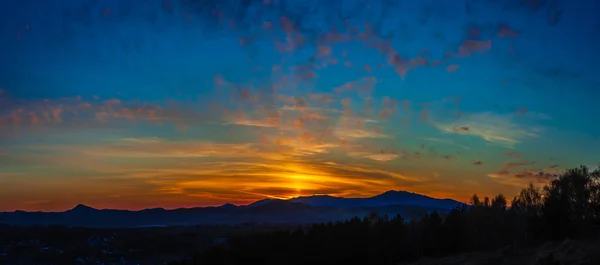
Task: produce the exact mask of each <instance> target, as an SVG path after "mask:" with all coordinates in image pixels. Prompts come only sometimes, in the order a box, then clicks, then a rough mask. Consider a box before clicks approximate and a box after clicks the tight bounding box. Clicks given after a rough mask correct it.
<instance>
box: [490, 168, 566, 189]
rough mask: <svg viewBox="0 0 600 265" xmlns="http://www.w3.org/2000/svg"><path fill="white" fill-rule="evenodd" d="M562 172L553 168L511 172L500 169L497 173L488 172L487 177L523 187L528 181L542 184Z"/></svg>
mask: <svg viewBox="0 0 600 265" xmlns="http://www.w3.org/2000/svg"><path fill="white" fill-rule="evenodd" d="M562 173H563V171H562V170H557V169H553V168H547V169H541V170H534V169H525V170H518V171H515V172H511V171H509V170H508V169H502V170H500V171H499V172H497V173H493V174H488V177H490V178H491V179H493V180H494V181H496V182H498V183H500V184H504V185H509V186H515V187H525V185H527V184H528V183H533V184H535V185H544V184H547V183H548V182H550V181H551V180H554V179H556V178H558V177H559V176H560V175H561V174H562Z"/></svg>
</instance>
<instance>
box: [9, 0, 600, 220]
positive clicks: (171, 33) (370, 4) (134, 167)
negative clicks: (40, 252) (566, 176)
mask: <svg viewBox="0 0 600 265" xmlns="http://www.w3.org/2000/svg"><path fill="white" fill-rule="evenodd" d="M199 2H203V3H204V5H205V6H201V4H200V3H199ZM210 2H216V3H219V4H217V5H214V6H209V4H207V3H210ZM229 2H234V3H236V4H228V3H229ZM240 2H241V1H192V0H171V1H169V0H167V1H157V0H146V1H142V0H132V1H121V0H110V1H109V0H102V1H88V0H86V1H66V0H65V1H58V0H57V1H44V0H30V1H22V0H4V1H1V2H0V89H1V90H0V211H13V210H17V209H21V210H42V211H62V210H66V209H69V208H72V207H73V206H75V205H76V204H79V203H82V204H86V205H90V206H93V207H96V208H116V209H142V208H153V207H164V208H179V207H195V206H208V205H221V204H224V203H227V202H229V203H234V204H247V203H250V202H253V201H255V200H259V199H263V198H266V197H272V198H290V197H295V196H304V195H313V194H329V195H334V196H345V197H366V196H372V195H376V194H378V193H381V192H384V191H387V190H392V189H393V190H407V191H412V192H417V193H422V194H425V195H429V196H433V197H443V198H454V199H457V200H459V201H467V200H468V198H469V197H470V196H471V195H473V193H478V194H479V195H480V196H493V195H495V194H498V193H503V194H504V195H506V196H507V197H509V198H512V197H513V196H514V195H515V194H516V193H517V192H518V191H519V190H520V189H521V187H523V186H525V185H527V183H529V182H532V183H534V184H536V185H542V184H544V183H546V182H547V181H548V180H550V179H552V178H554V177H555V176H556V175H557V174H560V172H561V170H564V169H566V168H571V167H575V166H578V165H582V164H583V165H588V166H590V167H593V168H596V166H597V165H598V163H599V162H600V152H599V150H600V126H599V124H600V105H599V104H600V75H599V73H600V71H599V70H600V67H599V66H598V65H599V64H598V62H599V61H600V52H598V50H597V47H600V16H598V15H597V14H598V13H599V12H600V3H599V2H598V1H593V0H589V1H584V0H577V1H562V0H545V1H544V0H508V1H492V0H489V1H488V0H448V1H440V0H429V1H413V0H402V1H400V0H398V1H395V0H391V1H383V0H381V1H356V0H345V1H341V0H335V1H334V0H331V1H309V0H306V1H294V0H287V1H277V0H272V1H269V0H260V1H252V2H254V3H253V4H252V5H249V6H247V7H244V6H243V5H242V4H240Z"/></svg>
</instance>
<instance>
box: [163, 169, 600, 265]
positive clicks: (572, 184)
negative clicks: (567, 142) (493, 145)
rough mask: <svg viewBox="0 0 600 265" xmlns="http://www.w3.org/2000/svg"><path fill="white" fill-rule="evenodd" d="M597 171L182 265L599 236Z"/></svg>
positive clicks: (250, 240)
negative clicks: (446, 209) (441, 210)
mask: <svg viewBox="0 0 600 265" xmlns="http://www.w3.org/2000/svg"><path fill="white" fill-rule="evenodd" d="M599 231H600V168H599V169H596V170H591V169H589V168H587V167H585V166H581V167H579V168H574V169H569V170H566V171H565V172H564V173H563V174H561V175H560V176H559V177H558V178H556V179H553V180H549V182H548V183H547V184H546V185H544V186H543V187H538V186H536V185H533V184H531V183H530V184H529V185H528V186H526V187H524V188H523V189H522V190H521V191H520V193H519V194H518V195H516V196H515V197H514V198H512V200H510V201H509V198H507V197H505V196H504V195H502V194H499V195H497V196H495V197H493V198H488V197H485V198H479V197H478V196H477V195H476V194H475V195H473V196H472V198H471V200H470V202H469V205H465V206H462V207H457V208H455V209H453V210H451V211H449V212H446V213H439V212H435V211H434V212H431V213H427V214H426V215H424V216H423V217H422V218H420V219H418V220H416V219H412V220H410V221H409V220H405V219H404V218H402V216H399V215H398V216H385V215H384V216H380V215H379V214H377V213H376V212H372V213H371V214H370V216H366V217H364V218H358V217H355V218H353V219H351V220H346V221H343V222H336V223H331V222H330V223H323V224H313V225H311V226H308V227H298V228H297V229H293V230H287V229H285V230H284V229H282V230H279V231H272V232H268V233H263V234H253V235H242V236H237V237H233V238H229V240H228V242H227V244H220V245H215V246H213V247H211V248H209V249H208V250H206V251H203V252H201V253H199V254H197V255H195V256H193V257H191V258H188V259H186V260H184V261H180V262H175V263H172V265H183V264H277V265H280V264H398V263H400V262H409V261H415V260H418V259H420V258H423V257H443V256H447V255H452V254H457V253H465V252H478V251H491V250H497V249H501V248H512V249H519V248H526V247H532V246H537V245H540V244H542V243H544V242H548V241H560V240H564V239H584V238H590V237H594V236H595V237H598V235H599V234H600V233H599Z"/></svg>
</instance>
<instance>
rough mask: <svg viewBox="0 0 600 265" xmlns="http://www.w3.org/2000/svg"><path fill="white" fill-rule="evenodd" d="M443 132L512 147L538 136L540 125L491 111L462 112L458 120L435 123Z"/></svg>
mask: <svg viewBox="0 0 600 265" xmlns="http://www.w3.org/2000/svg"><path fill="white" fill-rule="evenodd" d="M435 126H437V127H438V128H439V129H440V130H442V131H443V132H445V133H452V134H460V135H471V136H476V137H480V138H482V139H484V140H486V141H488V142H490V143H493V144H497V145H500V146H504V147H509V148H514V147H515V145H517V144H518V143H519V142H520V141H522V140H523V139H526V138H531V137H538V136H539V133H540V132H541V128H540V127H531V126H530V125H523V124H518V123H516V122H514V121H513V120H512V118H511V116H510V115H500V114H496V113H493V112H484V113H475V114H470V115H467V114H464V115H463V116H462V117H461V119H460V120H458V121H455V122H451V123H444V122H440V123H436V124H435Z"/></svg>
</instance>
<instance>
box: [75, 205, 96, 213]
mask: <svg viewBox="0 0 600 265" xmlns="http://www.w3.org/2000/svg"><path fill="white" fill-rule="evenodd" d="M71 211H77V212H81V211H96V209H95V208H92V207H90V206H87V205H84V204H77V206H75V207H73V209H71Z"/></svg>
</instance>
